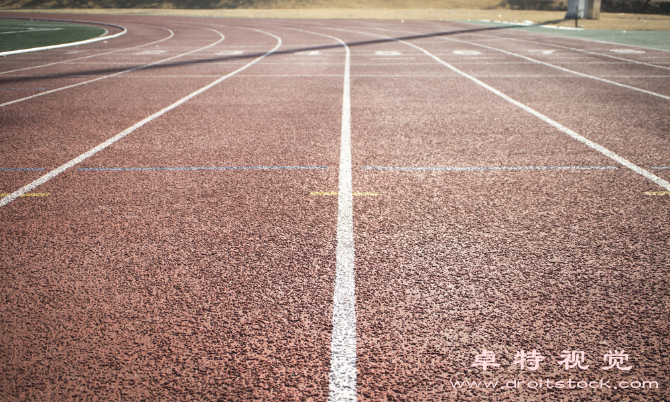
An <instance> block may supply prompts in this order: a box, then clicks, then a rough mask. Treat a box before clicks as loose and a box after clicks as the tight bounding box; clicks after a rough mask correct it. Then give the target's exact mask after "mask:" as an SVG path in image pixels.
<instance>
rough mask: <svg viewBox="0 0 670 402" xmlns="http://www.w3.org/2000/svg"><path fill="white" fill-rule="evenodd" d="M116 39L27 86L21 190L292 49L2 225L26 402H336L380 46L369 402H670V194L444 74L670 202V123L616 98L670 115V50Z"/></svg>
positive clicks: (421, 40) (142, 32)
mask: <svg viewBox="0 0 670 402" xmlns="http://www.w3.org/2000/svg"><path fill="white" fill-rule="evenodd" d="M40 15H41V16H42V14H40ZM75 17H76V16H72V18H73V19H74V18H75ZM56 18H65V17H63V16H61V15H59V16H58V17H56ZM87 19H88V20H91V19H95V20H96V21H100V22H109V23H114V24H118V25H121V26H124V27H126V28H127V29H128V33H127V34H126V35H124V36H121V37H119V38H117V39H115V40H112V41H108V42H107V43H103V42H98V43H94V44H90V45H85V46H79V47H76V48H65V49H58V50H52V51H44V52H37V53H29V54H24V55H16V56H11V57H6V58H3V59H2V61H1V62H0V103H7V102H11V101H18V102H16V103H12V104H9V105H6V106H3V107H0V121H2V124H1V125H0V192H2V193H5V194H7V193H12V192H14V191H16V190H18V189H20V188H21V187H23V186H25V185H27V184H29V183H31V182H33V181H34V180H36V179H38V178H40V177H42V176H44V175H45V174H47V173H48V172H50V171H53V170H54V169H56V168H58V167H59V166H61V165H63V164H65V163H66V162H68V161H70V160H72V159H74V158H76V157H78V156H79V155H82V154H84V153H85V152H87V151H89V150H90V149H93V148H94V147H96V146H98V145H99V144H101V143H103V142H104V141H106V140H108V139H109V138H112V137H114V136H115V135H117V134H118V133H120V132H123V131H124V130H126V129H128V128H129V127H131V126H133V125H134V124H136V123H138V122H139V121H141V120H143V119H145V118H147V117H148V116H151V115H153V114H154V113H156V112H158V111H160V110H161V109H163V108H166V107H168V106H170V105H172V104H174V103H175V102H177V101H179V100H180V99H182V98H184V97H186V96H188V95H189V94H191V93H193V92H194V91H196V90H198V89H200V88H202V87H204V86H206V85H208V84H209V83H211V82H213V81H215V80H217V79H218V78H220V77H223V76H226V75H228V74H230V73H232V72H235V71H236V70H238V69H239V68H240V67H243V66H244V65H246V64H248V63H250V62H252V61H253V60H255V59H257V58H259V57H261V56H262V55H264V54H266V52H268V51H270V50H271V49H273V47H275V46H276V45H277V43H278V39H277V38H281V47H279V49H278V50H277V51H276V52H274V53H273V54H270V55H268V56H267V57H265V58H263V59H262V60H260V61H258V62H257V63H256V64H253V65H252V66H250V67H248V68H247V69H245V70H243V71H240V72H238V73H236V74H235V75H232V76H231V77H229V78H227V79H226V80H224V81H222V82H221V83H219V84H218V85H216V86H214V87H212V88H210V89H208V90H207V91H205V92H203V93H201V94H199V95H197V96H195V97H193V98H192V99H190V100H188V101H186V102H184V103H183V104H181V105H179V106H177V107H175V108H174V109H172V110H170V111H168V112H166V113H165V114H163V115H161V116H159V117H157V118H155V119H153V120H151V121H149V122H147V123H146V124H144V125H143V126H141V127H139V128H137V129H136V130H134V131H132V132H131V133H130V134H128V135H127V136H126V137H124V138H123V139H120V140H119V141H117V142H115V143H113V144H111V145H110V146H109V147H107V148H105V149H103V150H101V151H100V152H98V153H96V154H94V155H92V156H90V157H89V158H87V159H85V160H83V161H81V162H80V163H78V164H76V165H75V166H73V167H71V168H69V169H67V170H65V171H64V172H63V173H61V174H59V175H57V176H55V177H54V178H52V179H50V180H48V181H46V182H45V183H44V184H42V185H40V186H37V187H36V188H34V189H33V190H31V191H30V193H29V194H25V195H30V196H25V197H20V198H17V199H16V200H14V201H12V202H10V203H8V204H7V205H5V206H3V207H1V208H0V219H1V220H2V223H3V224H2V225H1V226H0V231H1V235H0V250H2V251H0V257H1V259H0V295H1V297H0V399H2V400H7V401H14V400H16V401H22V400H31V401H32V400H35V401H41V400H50V401H69V400H174V401H183V400H211V401H236V400H240V401H241V400H245V401H246V400H268V401H269V400H273V401H284V400H286V401H292V400H313V401H317V400H326V399H328V395H329V373H330V369H331V367H330V365H331V336H332V332H333V325H338V322H333V292H334V286H335V278H336V268H337V267H336V249H337V238H338V237H337V236H338V233H337V231H338V197H337V190H338V185H339V177H338V172H339V163H340V137H341V127H342V115H343V112H342V110H343V79H344V77H343V74H344V66H345V48H344V47H343V46H342V45H341V44H340V43H339V42H338V41H337V40H335V39H334V38H330V37H335V38H339V39H341V40H342V41H344V42H346V43H347V45H348V46H349V49H350V51H351V80H350V85H351V104H350V110H351V155H352V178H353V182H352V190H353V192H354V197H353V219H354V230H353V233H354V247H355V272H356V275H355V296H356V299H355V302H356V319H355V325H356V351H355V353H356V367H355V368H356V371H357V377H356V382H355V383H353V384H351V385H352V386H353V387H355V389H356V394H357V398H358V399H360V400H375V401H385V400H388V401H391V400H407V401H440V400H443V401H461V400H468V401H482V400H485V401H567V400H575V401H576V400H585V401H586V400H589V401H610V400H611V401H666V400H669V399H670V393H669V391H668V386H670V384H669V383H668V378H670V358H669V357H668V353H667V351H668V348H669V347H670V328H669V324H668V323H670V316H669V311H670V291H669V289H670V283H669V282H670V277H669V273H670V229H669V227H670V225H669V224H670V196H669V195H662V194H663V193H664V192H667V189H664V188H662V187H660V186H659V185H657V184H655V183H653V182H652V181H650V180H648V179H647V178H645V177H643V176H641V175H639V174H637V173H635V172H633V171H632V170H630V169H628V168H626V167H625V166H623V165H621V164H619V163H617V162H616V161H614V160H612V159H611V158H609V157H607V156H606V155H604V154H602V153H599V152H597V151H595V150H594V149H592V148H589V147H587V146H586V145H584V144H583V143H581V142H578V141H575V140H574V139H573V138H571V137H570V136H568V135H567V134H565V133H564V132H562V131H560V130H558V129H556V128H555V127H553V126H551V125H549V124H547V123H546V122H545V121H543V120H541V119H539V118H538V117H536V116H534V115H532V114H530V113H529V112H528V111H526V110H524V109H522V108H520V107H518V106H517V105H515V104H513V103H510V102H509V101H507V100H505V99H504V98H502V97H500V96H498V95H496V94H495V93H493V92H491V91H490V90H488V89H487V88H485V87H484V86H482V85H478V84H477V83H475V82H474V81H473V80H471V79H469V78H467V77H465V76H464V75H461V74H459V73H457V72H456V71H455V70H452V69H449V68H447V67H446V66H445V65H443V64H440V63H438V62H437V61H436V60H435V59H434V58H432V57H430V56H429V54H428V53H430V54H432V55H434V56H435V57H437V58H439V59H441V60H442V61H444V62H446V63H449V64H450V65H451V66H453V67H455V68H456V69H458V70H459V71H461V72H462V73H464V74H467V75H469V76H471V77H473V78H476V79H478V80H479V81H480V82H482V83H483V84H486V85H488V86H490V87H492V88H494V89H496V90H498V91H500V92H502V93H504V94H505V95H507V96H508V97H510V98H512V99H514V100H515V101H517V102H520V103H521V104H523V105H525V106H527V107H529V108H531V109H533V110H534V111H536V112H538V113H540V114H542V115H544V116H546V117H547V118H548V119H551V120H553V121H555V122H557V123H558V124H560V125H562V126H564V127H566V128H568V129H570V130H573V131H574V132H576V133H578V134H579V135H581V136H584V137H586V138H587V139H588V140H590V141H593V142H595V143H597V144H599V145H601V146H603V147H605V148H607V149H608V150H609V151H611V152H613V153H615V154H617V155H619V156H620V157H622V158H625V159H626V160H628V161H630V162H631V163H633V164H635V165H637V166H639V167H641V168H643V169H645V170H647V171H648V172H651V173H652V174H654V175H656V176H657V177H659V178H660V179H663V180H666V181H667V180H670V169H668V167H669V166H670V135H669V133H670V114H668V110H669V107H670V101H668V100H665V99H663V98H659V97H658V96H653V95H650V94H648V93H644V92H640V91H635V90H632V89H629V88H625V87H621V86H616V85H614V84H611V83H607V82H603V81H599V80H596V79H593V78H590V77H588V76H593V77H599V78H605V79H607V80H610V81H613V82H617V83H621V84H624V85H627V86H630V87H635V88H640V89H644V90H645V91H649V92H653V93H656V94H660V95H663V96H670V85H669V83H670V70H668V69H667V67H670V53H668V52H664V51H657V50H651V49H645V50H643V51H641V50H640V49H639V48H632V47H627V46H623V45H614V44H612V45H609V44H606V43H602V42H587V41H576V40H572V39H569V38H562V37H555V36H542V35H537V34H532V33H526V32H517V31H511V30H505V29H491V28H482V27H481V26H476V25H468V24H464V23H454V22H441V21H411V22H410V21H408V22H406V23H401V22H400V21H362V20H351V21H348V20H337V21H335V20H333V21H312V20H244V19H239V20H227V19H205V18H200V19H195V18H175V17H169V18H167V17H165V18H160V17H128V16H87ZM171 32H172V33H173V34H171ZM319 34H323V35H327V36H323V35H319ZM417 34H418V35H417ZM425 34H434V36H426V35H425ZM273 35H274V36H273ZM222 36H225V39H224V40H222V41H221V40H220V39H221V38H222ZM328 36H330V37H328ZM387 38H391V39H387ZM510 38H511V39H522V40H510ZM396 39H400V40H402V41H399V40H396ZM454 39H456V40H454ZM403 41H404V42H403ZM405 42H407V43H405ZM408 43H410V44H413V45H415V46H416V47H413V46H410V45H409V44H408ZM477 44H483V45H486V47H483V46H478V45H477ZM557 45H558V46H557ZM417 47H418V48H417ZM419 48H421V49H423V50H425V51H426V52H428V53H425V52H424V51H422V50H420V49H419ZM198 49H202V50H198ZM498 49H500V50H504V51H506V52H508V53H505V52H501V51H499V50H498ZM573 49H580V50H587V51H588V53H587V52H580V51H578V50H573ZM622 49H624V50H623V51H622ZM631 50H635V51H631ZM111 51H113V52H111ZM641 52H642V53H641ZM187 53H188V54H187ZM510 53H513V54H510ZM515 54H516V55H523V56H526V57H530V58H533V59H536V60H540V61H543V62H545V63H548V64H550V65H547V64H541V63H536V62H533V61H531V60H528V59H524V58H522V57H518V56H515ZM607 55H609V56H617V57H618V58H612V57H608V56H607ZM176 56H179V57H176ZM165 59H169V60H167V61H163V62H159V61H161V60H165ZM626 59H630V60H634V61H638V62H643V63H644V64H641V63H633V62H627V61H626ZM156 62H158V63H156ZM53 63H56V64H53ZM152 63H154V64H152ZM551 65H557V66H561V67H563V68H565V69H568V70H572V71H576V72H579V73H582V74H585V75H587V76H582V75H576V74H572V73H570V72H568V71H564V70H559V69H556V68H552V67H551ZM136 67H142V68H139V69H135V70H133V71H128V72H125V73H123V74H117V75H114V76H110V75H113V74H116V73H119V72H122V71H125V70H129V69H134V68H136ZM3 72H5V73H4V74H3ZM105 76H110V77H107V78H104V79H100V80H96V81H94V82H90V83H86V84H82V85H78V86H75V87H72V88H68V89H62V90H60V91H57V92H53V93H48V94H44V95H42V96H37V97H33V98H30V99H24V98H27V97H30V96H32V95H36V94H40V93H43V92H46V91H49V90H53V89H57V88H62V87H66V86H68V85H72V84H75V83H84V82H86V81H89V80H92V79H93V78H98V77H105ZM345 108H346V104H345ZM647 193H648V194H658V195H648V194H647ZM336 321H337V320H336ZM484 350H486V351H490V352H492V353H493V355H494V356H495V363H497V364H499V366H489V367H488V368H487V369H486V370H483V369H482V366H481V362H482V361H484V360H485V358H484V354H485V351H484ZM521 351H524V352H525V353H526V354H530V353H531V352H532V351H536V352H537V354H539V355H541V356H542V357H544V360H541V361H539V369H538V370H530V369H529V367H531V368H532V367H533V364H534V362H533V361H532V359H528V360H524V364H525V368H524V369H522V368H521V367H520V362H519V359H518V358H517V354H518V353H519V352H521ZM573 351H575V352H583V356H584V360H583V361H580V362H581V363H582V366H583V367H585V366H588V368H587V369H584V370H582V369H580V368H579V367H572V368H569V369H566V367H565V364H564V363H561V361H564V360H566V359H565V358H564V357H562V356H561V355H562V354H565V353H568V354H570V353H571V352H573ZM608 355H609V360H608ZM616 355H618V356H619V358H618V359H619V360H617V357H616ZM624 355H625V356H626V357H627V360H626V359H624ZM490 356H491V355H489V358H490ZM489 361H490V362H491V360H489ZM477 362H480V364H479V366H478V365H476V364H475V363H477ZM576 362H577V360H574V361H573V363H576ZM615 363H620V364H619V366H618V367H617V366H616V364H615ZM607 366H613V367H612V368H610V369H607V370H605V369H603V367H607ZM626 367H631V368H630V370H622V368H626ZM463 381H474V382H475V383H476V384H477V386H473V385H472V383H467V384H466V385H463V384H464V383H463ZM481 381H488V382H490V383H491V384H492V383H495V382H496V381H497V385H496V386H495V387H493V386H490V387H489V388H486V387H485V385H483V383H481ZM511 381H514V382H513V383H512V382H511ZM560 381H564V382H565V385H564V387H563V388H560V387H558V386H557V382H560ZM568 381H570V384H571V385H573V386H572V387H571V386H569V385H568ZM580 381H581V383H580ZM456 382H458V383H456ZM522 382H523V383H522ZM603 383H605V384H607V385H606V386H602V385H601V384H603ZM459 384H460V385H459ZM516 384H521V385H518V386H516V387H515V385H516ZM548 384H549V385H552V384H553V386H554V387H553V388H551V387H548ZM577 384H582V385H584V384H586V386H582V385H579V386H578V385H577ZM589 384H591V385H589ZM593 384H596V385H597V386H595V387H594V385H593ZM622 384H623V385H622ZM654 384H657V385H658V387H657V388H656V387H655V386H654ZM533 385H535V386H533ZM625 385H628V388H622V387H624V386H625ZM638 385H639V386H638ZM478 387H479V388H478ZM615 387H616V388H615ZM649 388H651V389H649ZM331 399H333V400H337V398H331Z"/></svg>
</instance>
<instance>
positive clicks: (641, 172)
mask: <svg viewBox="0 0 670 402" xmlns="http://www.w3.org/2000/svg"><path fill="white" fill-rule="evenodd" d="M334 29H337V30H341V31H346V30H343V29H339V28H334ZM349 32H356V33H361V34H366V35H371V36H378V37H382V38H387V39H391V40H394V41H397V42H401V43H404V44H406V45H408V46H411V47H413V48H415V49H417V50H420V51H422V52H423V53H424V54H426V55H427V56H429V57H431V58H432V59H433V60H435V61H437V62H438V63H440V64H442V65H444V66H445V67H447V68H449V69H450V70H452V71H454V72H456V73H458V74H460V75H462V76H463V77H465V78H467V79H469V80H471V81H472V82H474V83H476V84H477V85H479V86H481V87H482V88H485V89H487V90H489V91H491V92H493V93H494V94H496V95H498V96H499V97H501V98H503V99H505V100H506V101H508V102H510V103H511V104H513V105H515V106H517V107H519V108H521V109H523V110H525V111H526V112H528V113H530V114H532V115H534V116H535V117H537V118H539V119H541V120H542V121H544V122H545V123H547V124H549V125H551V126H553V127H554V128H556V129H558V130H559V131H561V132H563V133H565V134H567V135H569V136H570V137H572V138H573V139H575V140H577V141H579V142H581V143H583V144H585V145H587V146H588V147H590V148H592V149H594V150H596V151H598V152H600V153H601V154H603V155H605V156H607V157H608V158H610V159H612V160H614V161H616V162H618V163H620V164H621V165H623V166H625V167H627V168H629V169H630V170H632V171H634V172H635V173H637V174H639V175H641V176H643V177H645V178H647V179H648V180H650V181H652V182H654V183H656V184H658V185H659V186H661V187H663V188H664V189H666V190H668V191H670V182H668V181H666V180H663V179H661V178H660V177H658V176H656V175H655V174H653V173H651V172H650V171H648V170H646V169H643V168H641V167H640V166H637V165H636V164H634V163H632V162H630V161H629V160H627V159H625V158H623V157H621V156H619V155H617V154H616V153H614V152H612V151H610V150H609V149H607V148H605V147H603V146H602V145H600V144H597V143H595V142H593V141H591V140H589V139H587V138H585V137H583V136H582V135H580V134H578V133H576V132H575V131H572V130H570V129H569V128H567V127H565V126H564V125H562V124H560V123H559V122H557V121H555V120H552V119H551V118H549V117H547V116H545V115H543V114H542V113H540V112H538V111H536V110H535V109H532V108H530V107H528V106H526V105H524V104H523V103H521V102H519V101H517V100H515V99H512V98H510V97H509V96H507V95H505V94H504V93H502V92H500V91H499V90H497V89H495V88H493V87H491V86H489V85H487V84H485V83H484V82H482V81H480V80H478V79H477V78H475V77H473V76H471V75H469V74H467V73H465V72H463V71H461V70H459V69H457V68H456V67H454V66H452V65H451V64H449V63H447V62H446V61H444V60H442V59H440V58H439V57H437V56H435V55H434V54H432V53H430V52H429V51H427V50H426V49H424V48H421V47H419V46H417V45H415V44H413V43H409V42H405V41H404V40H400V39H395V38H391V37H388V36H384V35H377V34H372V33H368V32H359V31H349Z"/></svg>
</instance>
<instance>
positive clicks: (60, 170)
mask: <svg viewBox="0 0 670 402" xmlns="http://www.w3.org/2000/svg"><path fill="white" fill-rule="evenodd" d="M208 29H209V28H208ZM255 31H257V32H261V33H264V34H267V35H270V36H272V37H274V38H276V39H277V45H276V46H275V47H274V48H272V50H270V51H268V52H267V53H265V54H264V55H262V56H260V57H258V58H256V59H254V60H252V61H251V62H249V63H247V64H245V65H244V66H242V67H240V68H238V69H237V70H235V71H233V72H232V73H229V74H226V75H224V76H222V77H221V78H219V79H217V80H216V81H214V82H212V83H210V84H208V85H206V86H204V87H202V88H200V89H198V90H197V91H195V92H192V93H191V94H189V95H187V96H185V97H183V98H181V99H180V100H178V101H177V102H175V103H173V104H171V105H170V106H168V107H165V108H163V109H161V110H159V111H158V112H156V113H154V114H152V115H151V116H149V117H147V118H145V119H143V120H141V121H139V122H137V123H135V124H134V125H132V126H131V127H128V128H127V129H125V130H123V131H122V132H120V133H118V134H117V135H115V136H114V137H112V138H110V139H108V140H107V141H105V142H103V143H102V144H100V145H98V146H96V147H95V148H93V149H91V150H89V151H87V152H85V153H83V154H81V155H79V156H78V157H76V158H74V159H72V160H71V161H69V162H67V163H65V164H63V165H61V166H59V167H57V168H56V169H54V170H52V171H50V172H49V173H47V174H45V175H44V176H42V177H40V178H39V179H37V180H35V181H33V182H32V183H30V184H27V185H25V186H23V187H21V188H20V189H18V190H16V191H14V192H13V193H11V194H10V195H8V196H6V197H4V198H2V199H0V207H3V206H5V205H7V204H9V203H10V202H12V201H14V200H15V199H17V198H19V197H21V196H22V195H23V194H26V193H28V192H30V191H31V190H32V189H34V188H35V187H37V186H39V185H41V184H44V183H46V182H47V181H49V180H51V179H53V178H54V177H56V176H58V175H59V174H61V173H63V172H64V171H66V170H67V169H69V168H71V167H72V166H75V165H77V164H79V163H81V162H82V161H84V160H85V159H87V158H89V157H91V156H93V155H95V154H96V153H98V152H100V151H102V150H103V149H105V148H107V147H108V146H110V145H112V144H114V143H115V142H117V141H118V140H120V139H122V138H124V137H126V136H127V135H128V134H130V133H132V132H133V131H135V130H137V129H138V128H140V127H142V126H144V125H145V124H147V123H149V122H150V121H152V120H155V119H156V118H158V117H160V116H162V115H164V114H165V113H167V112H169V111H170V110H172V109H174V108H176V107H177V106H179V105H181V104H183V103H185V102H188V101H189V100H191V99H193V98H194V97H196V96H198V95H200V94H201V93H203V92H205V91H206V90H208V89H210V88H211V87H213V86H215V85H217V84H218V83H220V82H222V81H225V80H227V79H228V78H230V77H232V76H233V75H235V74H237V73H239V72H241V71H243V70H246V69H247V68H249V67H251V66H252V65H254V64H256V63H257V62H259V61H261V60H262V59H264V58H265V57H266V56H268V55H270V54H271V53H273V52H274V51H275V50H277V49H278V48H279V46H281V43H282V42H281V38H280V37H278V36H276V35H273V34H271V33H268V32H265V31H260V30H255ZM215 32H218V31H215ZM218 33H219V35H221V37H222V39H221V40H223V34H221V33H220V32H218ZM219 42H220V41H219ZM217 43H218V42H217ZM210 46H212V45H210Z"/></svg>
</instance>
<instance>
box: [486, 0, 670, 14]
mask: <svg viewBox="0 0 670 402" xmlns="http://www.w3.org/2000/svg"><path fill="white" fill-rule="evenodd" d="M497 7H505V8H507V7H509V8H511V9H512V10H544V11H567V9H568V1H567V0H502V1H501V2H500V4H498V6H497ZM600 11H602V12H604V13H634V14H670V0H601V6H600Z"/></svg>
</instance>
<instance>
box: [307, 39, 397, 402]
mask: <svg viewBox="0 0 670 402" xmlns="http://www.w3.org/2000/svg"><path fill="white" fill-rule="evenodd" d="M299 31H302V30H300V29H299ZM303 32H310V33H313V34H316V35H321V36H325V37H327V38H331V39H334V40H336V41H338V42H339V43H340V44H342V46H343V47H344V51H345V59H344V80H343V81H344V84H343V88H342V128H341V130H340V166H339V177H338V192H337V250H336V256H335V289H334V292H333V332H332V338H331V343H330V372H329V374H328V379H329V382H328V401H330V402H356V394H357V385H356V270H355V266H354V214H353V191H352V179H351V87H350V81H351V51H350V49H349V46H347V44H346V43H345V42H344V41H343V40H341V39H340V38H336V37H334V36H330V35H326V34H322V33H317V32H311V31H303ZM398 53H400V52H398Z"/></svg>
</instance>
